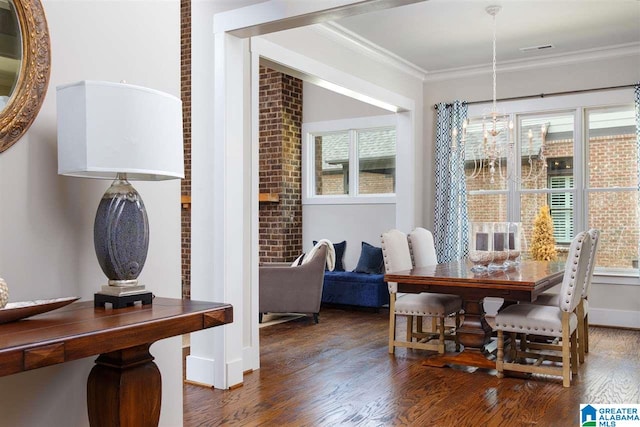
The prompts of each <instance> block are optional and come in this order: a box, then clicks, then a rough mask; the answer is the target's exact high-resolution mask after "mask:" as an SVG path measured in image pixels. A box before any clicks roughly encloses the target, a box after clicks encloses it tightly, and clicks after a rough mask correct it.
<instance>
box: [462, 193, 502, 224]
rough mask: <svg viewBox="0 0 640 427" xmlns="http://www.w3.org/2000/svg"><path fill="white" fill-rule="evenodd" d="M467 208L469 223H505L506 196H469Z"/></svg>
mask: <svg viewBox="0 0 640 427" xmlns="http://www.w3.org/2000/svg"><path fill="white" fill-rule="evenodd" d="M467 207H468V211H469V221H470V222H505V221H507V195H506V194H469V195H468V196H467Z"/></svg>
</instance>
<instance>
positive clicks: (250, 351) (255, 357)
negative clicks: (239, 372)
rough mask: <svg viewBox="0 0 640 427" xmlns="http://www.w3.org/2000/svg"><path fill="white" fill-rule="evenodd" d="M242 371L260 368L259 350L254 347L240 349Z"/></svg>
mask: <svg viewBox="0 0 640 427" xmlns="http://www.w3.org/2000/svg"><path fill="white" fill-rule="evenodd" d="M242 361H243V371H244V372H247V371H255V370H257V369H260V352H259V351H258V349H257V348H255V347H245V348H243V349H242Z"/></svg>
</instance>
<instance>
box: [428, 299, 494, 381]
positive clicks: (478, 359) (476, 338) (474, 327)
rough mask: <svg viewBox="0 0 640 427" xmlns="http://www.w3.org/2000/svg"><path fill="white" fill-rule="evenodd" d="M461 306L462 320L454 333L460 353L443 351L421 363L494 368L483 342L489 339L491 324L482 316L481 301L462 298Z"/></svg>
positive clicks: (485, 342) (482, 307) (438, 365)
mask: <svg viewBox="0 0 640 427" xmlns="http://www.w3.org/2000/svg"><path fill="white" fill-rule="evenodd" d="M462 308H463V309H464V322H462V325H460V327H459V328H458V329H457V330H456V334H457V335H458V339H459V340H460V344H462V345H463V346H464V350H463V351H462V352H461V353H445V354H443V355H438V356H434V357H430V358H428V359H427V360H425V361H424V362H423V364H424V365H426V366H437V367H443V366H446V365H464V366H475V367H478V368H486V369H495V367H496V363H495V361H494V360H492V359H489V356H490V353H489V352H488V351H487V350H486V349H485V344H487V343H489V341H490V340H491V326H489V324H488V323H487V321H486V320H485V318H484V316H485V312H484V306H483V301H482V300H478V301H472V300H464V301H463V304H462Z"/></svg>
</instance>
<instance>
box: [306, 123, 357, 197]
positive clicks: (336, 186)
mask: <svg viewBox="0 0 640 427" xmlns="http://www.w3.org/2000/svg"><path fill="white" fill-rule="evenodd" d="M313 141H314V153H315V162H314V163H315V165H314V170H315V173H314V178H315V194H316V195H318V196H320V195H331V194H348V193H349V133H348V132H339V133H330V134H323V135H313Z"/></svg>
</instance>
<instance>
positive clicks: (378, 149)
mask: <svg viewBox="0 0 640 427" xmlns="http://www.w3.org/2000/svg"><path fill="white" fill-rule="evenodd" d="M303 137H304V140H305V141H306V145H305V150H304V151H305V154H304V159H305V162H304V164H303V169H304V170H305V182H306V184H307V185H306V190H305V191H304V194H305V201H307V202H308V201H309V200H312V199H314V200H316V201H318V200H320V201H321V200H323V199H326V200H331V201H332V202H337V203H340V202H341V201H342V202H346V203H351V202H353V201H354V200H356V199H358V200H359V199H362V200H365V199H366V200H367V201H370V199H371V198H372V197H374V198H387V200H386V201H389V202H392V201H393V200H389V197H393V196H394V195H395V187H396V130H395V118H394V116H382V117H379V118H375V117H373V118H361V119H350V120H339V121H334V122H322V123H310V124H305V125H303ZM345 199H346V200H345Z"/></svg>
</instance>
